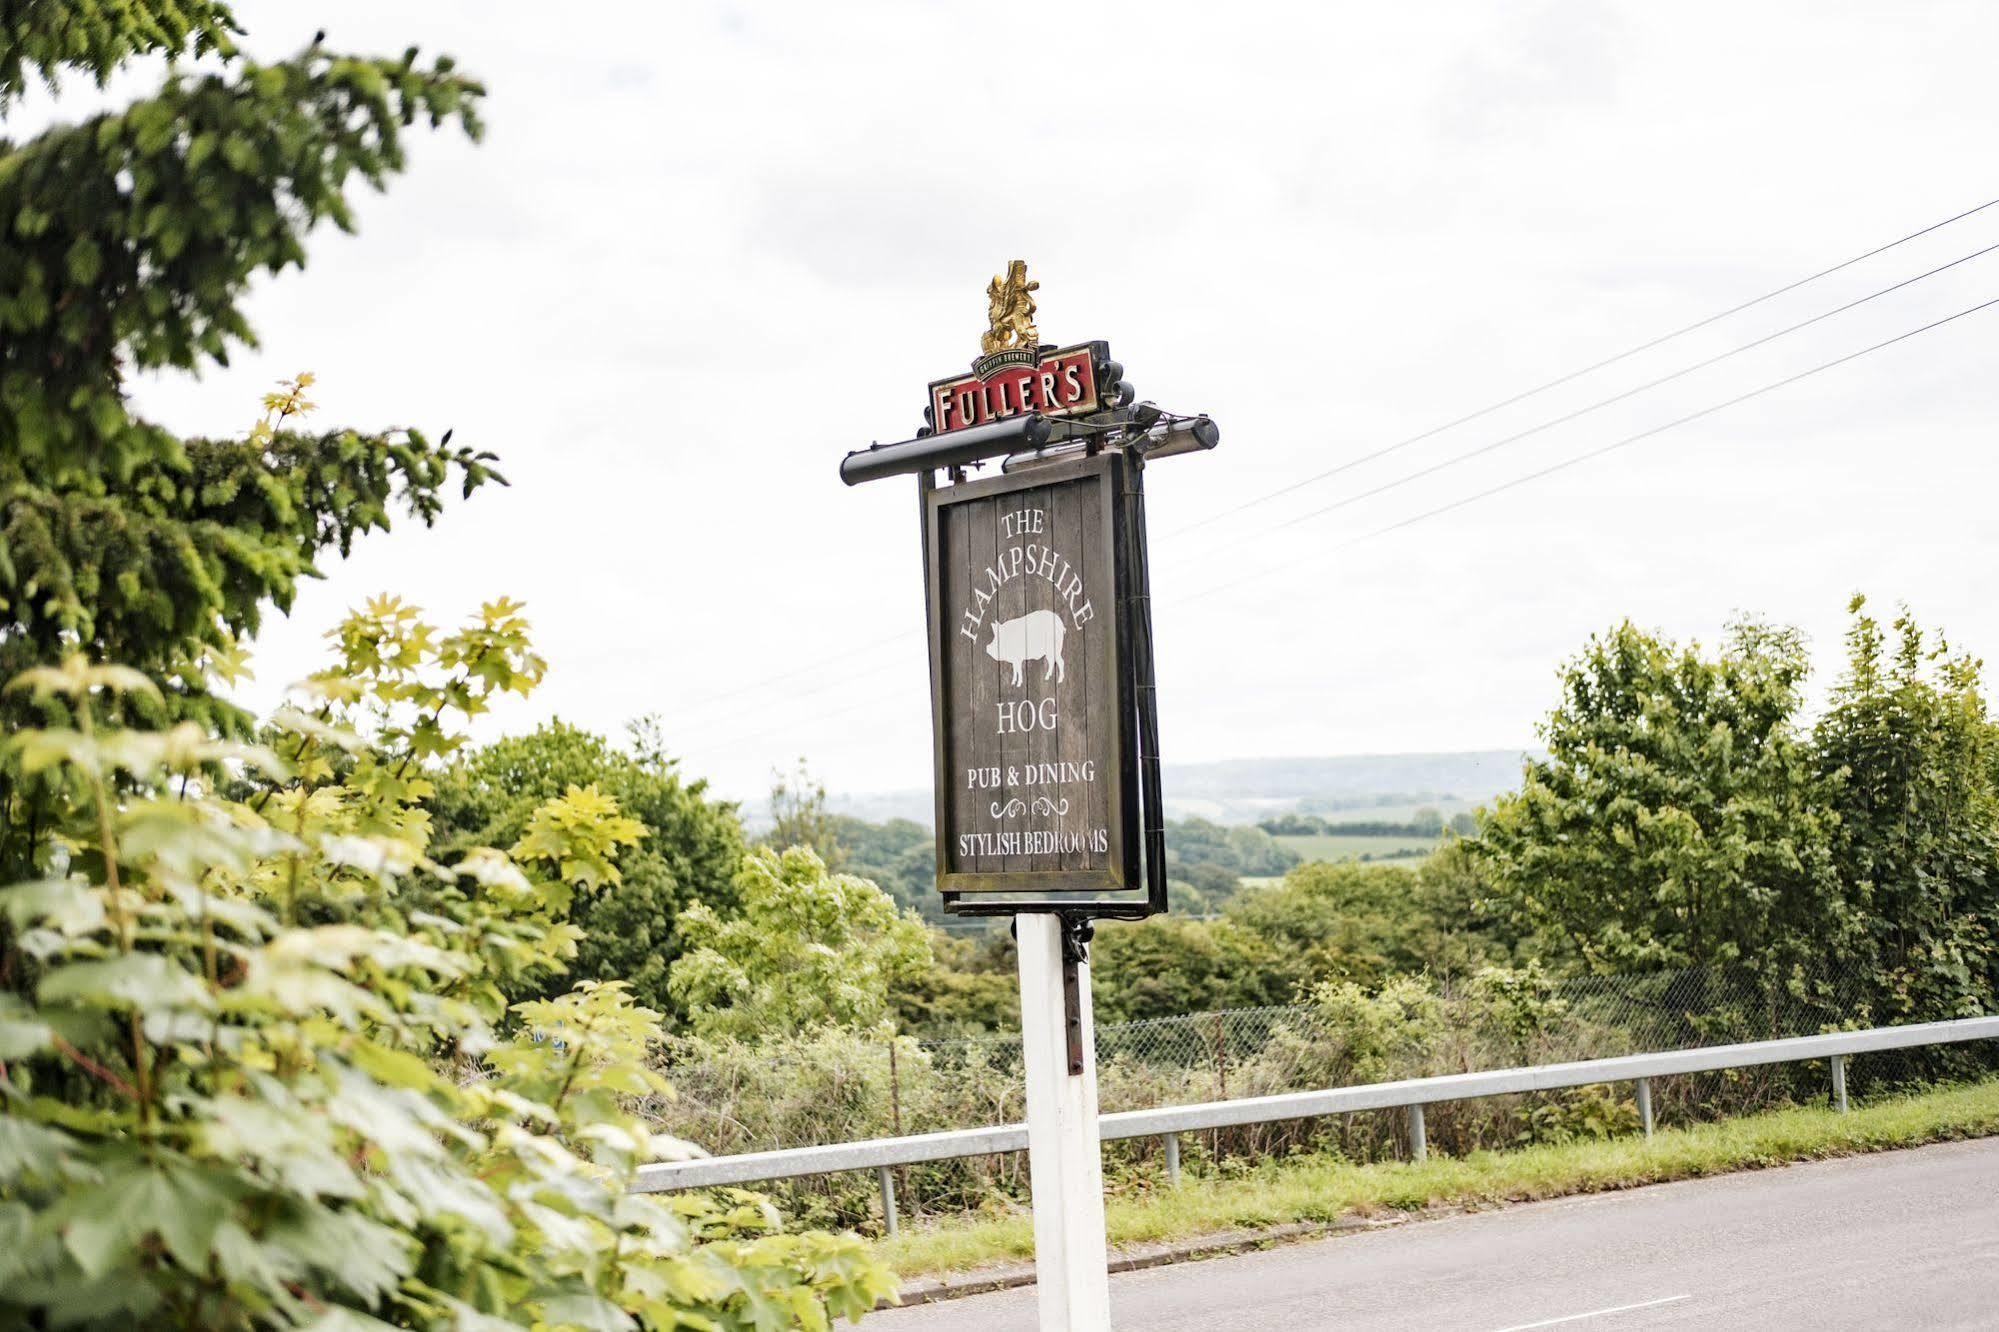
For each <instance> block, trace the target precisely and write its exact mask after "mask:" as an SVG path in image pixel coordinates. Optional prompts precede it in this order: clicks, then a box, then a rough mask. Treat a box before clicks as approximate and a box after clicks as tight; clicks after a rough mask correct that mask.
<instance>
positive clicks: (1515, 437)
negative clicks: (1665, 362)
mask: <svg viewBox="0 0 1999 1332" xmlns="http://www.w3.org/2000/svg"><path fill="white" fill-rule="evenodd" d="M1994 250H1999V243H1994V244H1992V245H1988V246H1986V247H1985V248H1984V249H1982V250H1978V251H1975V252H1973V253H1971V254H1967V255H1965V256H1964V257H1963V258H1962V259H1953V260H1951V261H1950V262H1949V263H1947V264H1943V265H1941V266H1939V267H1937V268H1932V269H1931V270H1930V271H1929V272H1927V273H1918V274H1917V275H1916V276H1914V277H1912V278H1904V279H1903V280H1902V281H1900V282H1897V283H1895V284H1894V285H1893V286H1891V287H1883V288H1881V289H1880V290H1879V291H1875V292H1869V293H1868V294H1867V295H1865V296H1862V297H1860V298H1859V299H1857V300H1852V301H1848V302H1847V303H1846V304H1845V305H1842V306H1838V307H1836V308H1834V309H1831V310H1827V311H1826V312H1825V313H1824V314H1817V315H1813V316H1812V317H1811V318H1810V319H1806V320H1803V321H1801V322H1799V323H1796V324H1792V325H1791V326H1790V327H1789V328H1780V329H1778V330H1777V331H1776V332H1775V333H1767V334H1765V335H1764V336H1762V337H1760V338H1757V339H1755V340H1754V341H1752V342H1745V343H1743V344H1742V345H1741V346H1739V347H1732V348H1730V349H1729V350H1728V351H1725V352H1720V353H1718V354H1716V355H1714V356H1710V357H1708V358H1707V359H1706V360H1704V361H1696V362H1694V363H1693V364H1692V365H1689V366H1684V367H1682V368H1680V369H1678V370H1675V371H1673V373H1671V374H1670V375H1661V376H1660V377H1659V378H1657V379H1653V380H1648V381H1646V382H1645V383H1643V384H1640V385H1638V386H1637V387H1636V388H1629V389H1626V390H1624V392H1622V393H1615V394H1612V395H1611V396H1610V397H1608V398H1603V399H1601V400H1599V401H1597V402H1593V403H1591V404H1590V405H1589V406H1587V407H1578V408H1576V410H1574V411H1572V412H1564V413H1563V414H1562V415H1560V416H1557V417H1553V418H1551V419H1549V420H1546V421H1543V422H1541V423H1540V424H1539V425H1536V426H1529V427H1528V428H1527V429H1525V430H1522V431H1519V432H1518V433H1516V434H1511V435H1508V436H1506V437H1505V438H1503V439H1496V440H1494V441H1492V442H1491V443H1489V444H1481V445H1480V446H1479V447H1477V448H1475V449H1471V450H1468V451H1466V452H1464V453H1460V454H1456V455H1454V456H1452V457H1449V458H1445V459H1442V460H1441V461H1439V462H1434V463H1431V464H1430V465H1429V466H1428V467H1419V468H1417V469H1416V470H1415V471H1413V472H1410V473H1408V474H1406V475H1404V476H1399V477H1396V478H1395V479H1394V480H1393V481H1384V482H1383V483H1382V484H1380V485H1378V486H1375V487H1374V488H1373V489H1371V490H1362V491H1358V492H1356V493H1355V494H1352V495H1348V496H1346V497H1344V498H1342V499H1338V500H1335V501H1333V502H1332V503H1331V504H1327V505H1324V506H1322V507H1320V508H1317V509H1313V510H1311V511H1309V512H1307V513H1301V514H1299V515H1297V516H1296V517H1294V518H1287V519H1285V520H1284V521H1283V522H1281V523H1278V524H1277V525H1276V526H1275V527H1271V528H1266V529H1265V530H1266V531H1271V532H1278V531H1282V530H1284V529H1285V528H1287V527H1296V526H1298V524H1300V523H1304V522H1309V521H1310V520H1312V519H1314V518H1322V517H1324V516H1325V515H1326V514H1329V513H1332V512H1333V511H1334V510H1336V509H1344V508H1346V507H1347V506H1348V505H1350V504H1358V503H1360V501H1362V500H1365V499H1372V498H1374V497H1375V496H1376V495H1380V494H1384V493H1386V492H1387V491H1390V490H1397V489H1400V488H1401V487H1403V486H1406V485H1408V484H1409V483H1410V482H1411V481H1420V480H1422V479H1423V478H1424V477H1426V476H1432V475H1434V474H1436V473H1438V472H1441V471H1443V470H1445V469H1446V468H1450V467H1456V466H1457V465H1458V464H1459V463H1463V462H1469V461H1471V460H1472V459H1473V458H1478V457H1482V456H1484V455H1485V454H1488V453H1491V452H1493V451H1494V450H1496V449H1503V448H1505V447H1506V446H1508V445H1509V444H1517V443H1519V442H1520V441H1521V440H1523V439H1528V438H1531V437H1532V436H1534V435H1538V434H1540V433H1541V432H1542V431H1544V430H1552V429H1554V428H1555V427H1556V426H1559V425H1567V424H1568V423H1569V422H1570V421H1574V420H1576V419H1577V418H1579V417H1584V416H1588V415H1589V414H1590V413H1591V412H1595V411H1601V410H1602V409H1603V408H1605V407H1610V406H1613V405H1615V404H1617V403H1620V402H1623V401H1624V400H1625V399H1627V398H1631V397H1635V396H1637V395H1638V394H1640V393H1644V392H1647V391H1648V390H1651V389H1655V388H1658V387H1659V386H1660V385H1661V384H1670V383H1672V382H1673V381H1674V380H1676V379H1681V378H1684V377H1685V376H1687V375H1691V374H1693V373H1694V372H1695V371H1697V370H1705V369H1707V368H1708V367H1709V366H1711V365H1719V364H1720V363H1721V362H1723V361H1726V360H1729V359H1730V358H1732V357H1736V356H1740V355H1742V354H1743V353H1744V352H1748V351H1754V350H1755V349H1756V348H1758V347H1761V346H1763V345H1764V344H1765V343H1769V342H1774V341H1776V340H1777V339H1778V338H1781V337H1786V336H1788V335H1790V334H1792V333H1796V332H1797V331H1798V330H1799V329H1803V328H1810V327H1811V326H1812V325H1813V324H1816V323H1820V322H1822V321H1824V320H1827V319H1830V318H1832V317H1833V316H1834V315H1838V314H1845V313H1846V312H1847V311H1848V310H1851V309H1854V308H1855V307H1857V306H1862V305H1865V304H1867V303H1868V302H1869V301H1874V300H1879V299H1880V298H1881V297H1883V296H1887V295H1889V294H1891V293H1893V292H1897V291H1900V290H1902V288H1904V287H1908V286H1913V285H1914V284H1915V283H1918V282H1921V281H1922V280H1923V279H1925V278H1932V277H1935V276H1936V275H1937V274H1938V273H1942V272H1946V271H1948V270H1950V269H1953V268H1956V267H1957V266H1958V265H1959V264H1967V263H1970V262H1971V261H1972V260H1973V259H1977V258H1980V257H1981V256H1983V255H1988V254H1991V253H1992V252H1993V251H1994Z"/></svg>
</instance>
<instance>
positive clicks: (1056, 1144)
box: [1014, 912, 1111, 1332]
mask: <svg viewBox="0 0 1999 1332" xmlns="http://www.w3.org/2000/svg"><path fill="white" fill-rule="evenodd" d="M1065 923H1066V922H1065V921H1064V920H1063V919H1062V918H1061V917H1059V916H1055V915H1051V914H1048V913H1045V912H1023V913H1021V914H1020V915H1018V916H1015V917H1014V932H1015V936H1016V942H1017V943H1018V944H1019V948H1020V1043H1021V1056H1022V1062H1023V1063H1024V1064H1025V1065H1026V1071H1027V1169H1028V1182H1029V1184H1030V1186H1031V1187H1032V1189H1033V1191H1034V1279H1035V1287H1036V1295H1037V1300H1038V1303H1039V1306H1040V1311H1041V1326H1042V1329H1043V1332H1054V1330H1055V1329H1065V1330H1066V1332H1103V1330H1104V1329H1107V1328H1109V1327H1110V1325H1111V1305H1110V1277H1109V1274H1108V1261H1107V1257H1106V1252H1105V1244H1104V1162H1103V1150H1102V1147H1101V1145H1100V1143H1099V1141H1098V1138H1097V1039H1096V1027H1095V1024H1094V1022H1093V1021H1092V1019H1091V1013H1090V964H1089V961H1088V959H1087V957H1082V958H1073V959H1071V960H1070V962H1069V964H1068V965H1067V966H1065V965H1064V958H1063V955H1062V954H1063V949H1064V947H1065V946H1068V947H1070V948H1071V950H1072V951H1081V950H1080V949H1076V948H1075V947H1074V945H1073V944H1071V943H1069V941H1067V940H1065V938H1064V936H1065V934H1068V933H1069V932H1068V931H1067V930H1065V929H1064V925H1065ZM1065 982H1066V983H1065ZM1065 991H1069V992H1070V993H1072V994H1073V996H1074V1002H1075V1021H1074V1024H1073V1026H1072V1023H1071V1020H1070V1018H1069V1013H1068V1010H1069V1004H1068V1003H1067V1002H1065V999H1066V998H1067V997H1068V996H1067V995H1065ZM1072 1047H1073V1048H1072ZM1072 1054H1074V1055H1077V1056H1079V1058H1078V1059H1077V1060H1076V1062H1077V1063H1080V1064H1081V1071H1080V1072H1074V1071H1072V1069H1073V1068H1074V1066H1075V1065H1074V1064H1072V1062H1071V1055H1072Z"/></svg>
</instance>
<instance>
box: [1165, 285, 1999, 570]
mask: <svg viewBox="0 0 1999 1332" xmlns="http://www.w3.org/2000/svg"><path fill="white" fill-rule="evenodd" d="M1995 305H1999V297H1994V298H1993V299H1991V300H1988V301H1981V302H1980V303H1979V304H1977V305H1973V306H1969V307H1967V308H1965V309H1963V310H1959V311H1958V312H1957V313H1956V314H1952V315H1945V316H1944V317H1943V318H1942V319H1936V320H1932V321H1931V322H1929V323H1927V324H1924V325H1922V326H1920V327H1918V328H1912V329H1910V330H1908V331H1907V332H1905V333H1897V334H1896V335H1895V336H1894V337H1892V338H1888V339H1886V340H1884V341H1881V342H1877V343H1875V344H1873V345H1872V346H1870V347H1862V348H1861V349H1860V350H1859V351H1855V352H1848V353H1847V354H1846V355H1844V356H1838V357H1834V358H1833V359H1832V360H1830V361H1822V362H1820V363H1819V364H1818V365H1815V366H1813V367H1811V368H1810V369H1809V370H1800V371H1799V372H1798V373H1796V374H1794V375H1786V376H1785V377H1784V378H1782V379H1778V380H1774V381H1772V382H1771V383H1768V384H1765V385H1763V386H1762V387H1761V388H1755V389H1751V390H1750V391H1749V392H1747V393H1739V394H1737V395H1736V396H1735V397H1733V398H1729V399H1727V400H1726V401H1724V402H1718V403H1715V404H1714V405H1712V406H1709V407H1703V408H1701V409H1700V410H1699V411H1695V412H1688V413H1687V414H1686V415H1684V416H1677V417H1674V418H1673V419H1672V420H1670V421H1667V422H1666V423H1664V424H1663V425H1656V426H1652V427H1651V428H1650V429H1647V430H1640V431H1638V432H1637V433H1636V434H1631V435H1626V436H1624V437H1623V438H1622V439H1616V440H1612V441H1611V442H1610V443H1608V444H1604V445H1601V446H1599V447H1597V448H1594V449H1591V450H1589V451H1588V452H1587V453H1579V454H1577V455H1575V456H1574V457H1572V458H1565V459H1563V460H1562V461H1561V462H1558V463H1552V464H1550V465H1549V466H1547V467H1542V468H1539V469H1537V470H1535V471H1532V472H1528V473H1525V474H1524V475H1521V476H1516V477H1514V478H1513V479H1512V480H1509V481H1502V482H1500V483H1499V484H1498V485H1495V486H1488V487H1487V488H1485V489H1484V490H1480V491H1476V492H1474V493H1472V494H1470V495H1466V496H1464V497H1463V498H1461V499H1455V500H1452V501H1451V502H1450V503H1448V504H1440V505H1438V506H1437V507H1436V508H1434V509H1428V510H1425V511H1424V512H1422V513H1419V514H1414V515H1412V516H1410V517H1408V518H1403V519H1401V520H1399V521H1397V522H1393V523H1389V524H1387V525H1386V526H1384V527H1377V528H1375V529H1373V530H1372V531H1369V532H1363V533H1361V534H1359V535H1358V536H1354V537H1351V538H1349V539H1348V540H1346V541H1342V542H1338V543H1336V544H1335V545H1332V546H1328V547H1326V548H1325V549H1324V550H1322V551H1318V552H1315V553H1314V554H1313V555H1309V556H1306V557H1305V558H1306V559H1309V560H1316V559H1318V558H1321V557H1323V556H1325V555H1328V554H1332V553H1334V552H1336V551H1341V550H1346V549H1348V548H1350V547H1353V546H1357V545H1360V544H1361V543H1362V542H1366V541H1372V540H1374V539H1375V538H1377V537H1384V536H1387V535H1388V534H1389V533H1391V532H1399V531H1401V530H1402V529H1403V528H1405V527H1414V526H1415V525H1416V524H1417V523H1421V522H1427V521H1428V520H1429V519H1432V518H1435V517H1438V516H1439V515H1442V514H1446V513H1450V512H1452V511H1454V510H1457V509H1462V508H1464V507H1465V506H1466V505H1469V504H1476V503H1478V502H1479V501H1480V500H1484V499H1490V498H1491V497H1492V496H1494V495H1499V494H1503V493H1505V492H1506V491H1509V490H1514V489H1517V488H1518V487H1520V486H1524V485H1527V484H1528V483H1529V482H1532V481H1539V480H1541V479H1542V478H1543V477H1548V476H1553V475H1554V474H1555V473H1556V472H1561V471H1566V470H1567V469H1569V468H1571V467H1575V466H1578V465H1580V464H1582V463H1586V462H1589V461H1591V460H1592V459H1595V458H1601V457H1602V456H1603V455H1605V454H1606V453H1613V452H1615V451H1617V450H1618V449H1622V448H1626V447H1628V446H1630V445H1632V444H1636V443H1639V442H1640V441H1642V440H1647V439H1651V438H1652V437H1654V436H1655V435H1663V434H1665V433H1666V432H1667V431H1669V430H1675V429H1678V428H1679V427H1680V426H1683V425H1687V424H1689V423H1691V422H1694V421H1698V420H1701V419H1702V418H1703V417H1708V416H1713V415H1714V414H1715V413H1716V412H1722V411H1726V410H1728V409H1729V408H1731V407H1736V406H1740V405H1741V404H1743V403H1745V402H1748V401H1750V400H1751V399H1754V398H1760V397H1762V396H1763V395H1764V394H1766V393H1774V392H1776V391H1777V390H1778V389H1781V388H1788V387H1789V386H1790V385H1792V384H1795V383H1798V382H1799V381H1800V380H1804V379H1810V378H1811V377H1812V376H1813V375H1817V374H1823V373H1824V372H1825V371H1827V370H1831V369H1834V368H1835V367H1838V366H1842V365H1845V364H1847V363H1848V362H1849V361H1857V360H1859V359H1860V358H1861V357H1863V356H1871V355H1872V354H1874V353H1875V352H1878V351H1882V350H1884V349H1886V348H1888V347H1892V346H1894V345H1895V344H1897V343H1900V342H1906V341H1908V340H1909V339H1910V338H1914V337H1919V336H1921V335H1922V334H1924V333H1928V332H1930V331H1932V330H1933V329H1939V328H1942V327H1943V326H1944V325H1946V324H1952V323H1955V322H1957V321H1958V320H1960V319H1963V318H1965V317H1967V316H1969V315H1974V314H1977V313H1978V312H1979V311H1981V310H1989V309H1991V308H1992V307H1993V306H1995ZM1298 563H1299V562H1298V561H1296V560H1292V561H1287V562H1286V563H1284V564H1281V565H1275V566H1272V567H1270V568H1267V569H1263V570H1260V571H1258V572H1257V573H1253V574H1248V575H1245V576H1244V577H1241V578H1233V579H1230V580H1228V581H1227V582H1223V583H1217V584H1215V585H1214V586H1212V587H1207V588H1203V589H1202V590H1201V591H1199V592H1196V593H1194V594H1192V595H1191V596H1189V597H1186V598H1185V600H1187V601H1199V600H1202V599H1203V598H1206V597H1211V596H1214V595H1216V594H1217V593H1221V592H1226V591H1228V590H1230V589H1231V588H1236V587H1240V586H1242V585H1243V584H1245V583H1249V582H1253V581H1255V580H1257V579H1259V578H1263V577H1267V576H1268V575H1270V574H1272V573H1275V572H1277V571H1278V570H1279V569H1288V568H1295V567H1297V564H1298Z"/></svg>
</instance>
